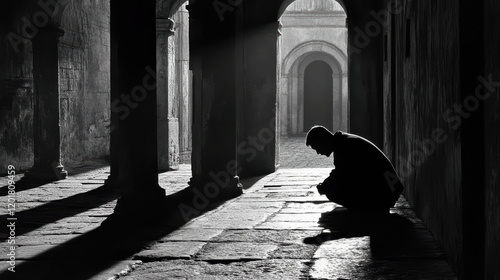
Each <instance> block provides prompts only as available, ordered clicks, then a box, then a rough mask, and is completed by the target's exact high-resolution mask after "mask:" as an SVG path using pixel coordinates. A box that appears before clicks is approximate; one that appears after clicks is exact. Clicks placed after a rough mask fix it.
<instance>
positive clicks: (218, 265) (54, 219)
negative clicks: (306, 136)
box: [0, 138, 455, 280]
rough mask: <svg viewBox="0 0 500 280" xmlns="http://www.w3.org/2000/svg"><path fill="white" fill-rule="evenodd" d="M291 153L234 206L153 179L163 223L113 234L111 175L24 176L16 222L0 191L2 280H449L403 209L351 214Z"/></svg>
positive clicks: (97, 170) (127, 226)
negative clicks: (11, 226) (161, 193)
mask: <svg viewBox="0 0 500 280" xmlns="http://www.w3.org/2000/svg"><path fill="white" fill-rule="evenodd" d="M287 141H289V142H288V143H283V145H282V146H283V147H296V148H294V149H292V150H288V151H287V150H284V149H282V150H281V160H282V168H281V169H280V170H279V171H277V172H275V173H273V174H270V175H268V176H264V177H259V178H250V179H246V180H243V181H242V183H243V186H244V193H243V194H242V195H241V196H239V197H236V198H233V199H229V200H224V201H220V200H209V199H207V198H204V197H202V198H200V196H199V195H198V194H200V193H199V192H198V194H197V193H195V192H193V191H192V190H191V189H186V187H187V183H186V182H187V181H188V180H189V177H190V170H189V166H187V165H181V168H180V170H179V171H173V172H167V173H162V174H160V176H159V178H160V185H161V186H162V187H164V188H165V190H166V193H167V197H166V199H165V204H166V205H168V207H169V208H168V211H166V213H168V215H165V216H164V218H162V219H148V211H147V210H148V209H144V211H143V212H142V211H141V212H140V213H137V215H133V216H131V217H130V220H129V221H127V223H122V224H119V225H116V224H113V223H108V222H104V221H106V220H107V219H108V221H109V218H108V217H109V215H111V214H112V212H113V209H114V207H115V205H116V200H117V198H118V194H117V192H116V191H113V190H108V189H106V188H103V187H102V184H103V183H104V179H106V178H107V176H108V175H109V167H108V166H107V165H106V163H104V162H97V161H95V162H91V163H89V164H86V165H82V166H80V167H78V168H73V169H71V170H69V171H70V176H69V178H68V179H66V180H63V181H59V182H53V183H43V182H38V183H33V182H30V183H27V182H24V180H20V181H19V179H21V178H22V174H20V175H18V176H16V180H17V183H16V199H17V204H16V209H15V215H14V216H8V215H7V212H6V209H7V207H8V206H7V204H8V196H7V187H0V201H1V203H2V204H3V205H4V206H2V209H3V211H2V212H1V213H2V214H3V215H2V216H1V217H0V219H3V220H4V221H5V223H6V224H8V223H10V222H11V221H10V220H9V221H8V220H7V219H8V218H12V217H14V218H16V220H15V221H14V222H15V225H16V227H15V230H14V233H10V234H14V235H15V242H16V245H17V247H16V248H15V250H14V252H15V257H16V263H15V268H14V269H15V271H16V272H15V273H13V272H10V271H8V268H9V267H10V264H9V262H8V259H9V254H11V248H10V246H11V245H12V244H9V243H8V241H9V239H8V237H9V232H7V231H6V230H5V226H4V227H3V229H2V230H1V231H0V242H1V243H0V261H1V262H0V279H51V280H53V279H72V280H73V279H127V280H132V279H137V280H142V279H455V276H454V274H453V273H452V272H451V270H450V268H449V266H448V264H447V263H446V261H445V257H444V254H443V253H442V252H441V251H440V249H439V248H438V246H437V245H436V242H435V241H434V238H433V236H432V234H431V233H430V232H429V231H427V230H426V228H425V226H424V224H423V223H422V221H421V220H419V219H418V218H417V217H416V216H415V214H414V212H413V209H412V207H411V206H410V205H409V204H408V203H407V202H406V201H405V200H404V198H403V197H401V199H400V200H399V201H398V203H397V205H396V207H395V208H393V209H392V210H391V213H392V214H391V215H387V216H377V215H374V214H369V213H364V214H361V213H353V212H350V211H346V210H345V209H343V208H342V207H339V206H338V205H335V204H334V203H331V202H329V201H328V200H326V199H325V197H323V196H319V195H318V194H317V192H316V190H315V187H314V186H315V185H316V184H317V183H319V182H320V181H322V178H324V177H325V176H327V175H328V173H329V172H330V169H329V168H303V167H305V166H303V165H302V164H303V162H306V161H307V162H309V164H310V165H309V167H311V165H313V164H314V165H319V166H323V167H327V166H328V165H325V164H327V163H326V162H315V161H314V158H315V157H317V156H316V155H315V153H314V151H312V150H310V149H309V148H307V149H305V148H304V147H302V148H300V146H301V144H303V142H301V140H300V139H299V138H297V139H295V138H294V139H290V140H287ZM302 141H303V140H302ZM294 145H297V146H294ZM304 146H305V145H304ZM300 149H302V150H300ZM327 160H328V163H329V164H331V162H332V159H331V158H329V159H327ZM285 167H286V168H285ZM0 185H1V186H6V185H7V178H2V179H1V181H0ZM205 195H207V194H205ZM205 202H207V203H205ZM11 240H12V239H11Z"/></svg>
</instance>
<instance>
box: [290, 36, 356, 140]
mask: <svg viewBox="0 0 500 280" xmlns="http://www.w3.org/2000/svg"><path fill="white" fill-rule="evenodd" d="M314 61H321V62H323V63H325V64H327V66H328V67H329V69H330V70H329V71H330V73H331V74H330V77H331V79H332V89H331V91H330V95H329V97H328V98H331V99H329V100H331V101H326V102H325V103H328V104H329V106H330V108H331V111H330V113H329V114H330V116H331V122H332V125H331V126H332V129H334V130H339V129H340V130H343V131H348V130H349V118H348V116H349V106H348V86H347V57H346V56H345V55H344V53H343V52H342V51H341V50H339V49H338V48H336V47H335V46H332V45H330V44H327V43H326V42H309V43H306V44H304V45H301V46H299V47H297V48H296V49H295V50H293V51H292V52H291V53H290V54H289V55H288V56H287V57H286V58H285V60H284V62H283V66H282V70H283V72H282V73H283V74H282V78H281V81H280V94H281V96H280V114H281V128H282V129H281V134H282V135H297V134H301V133H303V132H307V131H308V129H309V128H310V127H311V126H310V124H307V126H308V127H306V124H305V122H304V114H305V107H304V106H305V104H304V102H305V99H304V97H305V95H304V94H305V83H304V82H305V76H304V74H305V71H306V68H307V67H308V66H309V65H310V64H311V63H313V62H314Z"/></svg>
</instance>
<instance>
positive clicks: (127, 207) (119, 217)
mask: <svg viewBox="0 0 500 280" xmlns="http://www.w3.org/2000/svg"><path fill="white" fill-rule="evenodd" d="M114 187H116V186H114ZM165 198H166V197H165V191H164V190H163V189H162V188H161V187H160V186H159V185H158V187H157V189H154V190H153V191H150V192H149V193H147V194H144V193H137V194H132V193H128V194H123V195H122V196H121V197H120V198H119V199H118V201H117V202H116V206H115V209H114V211H113V214H111V216H109V217H108V218H107V219H106V220H105V221H104V222H103V223H102V224H103V225H104V226H112V227H117V226H118V227H128V226H130V225H131V223H132V222H133V221H136V222H137V221H141V222H145V223H153V222H154V221H161V220H162V219H164V218H165V217H167V216H168V214H169V213H168V208H167V206H168V205H167V204H166V203H165V202H166V199H165Z"/></svg>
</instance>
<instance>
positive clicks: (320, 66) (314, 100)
mask: <svg viewBox="0 0 500 280" xmlns="http://www.w3.org/2000/svg"><path fill="white" fill-rule="evenodd" d="M333 94H338V93H334V92H333V77H332V69H331V68H330V66H329V65H328V64H327V63H326V62H324V61H320V60H318V61H314V62H312V63H311V64H309V65H308V66H307V67H306V70H305V73H304V132H307V131H309V129H310V128H311V127H312V126H314V125H322V126H324V127H326V128H328V129H329V130H330V131H336V130H338V127H333Z"/></svg>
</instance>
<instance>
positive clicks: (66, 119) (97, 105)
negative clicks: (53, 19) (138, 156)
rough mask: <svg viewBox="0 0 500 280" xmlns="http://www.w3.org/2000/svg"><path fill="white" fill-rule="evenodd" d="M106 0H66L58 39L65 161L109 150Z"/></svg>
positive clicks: (106, 152)
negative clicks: (61, 32)
mask: <svg viewBox="0 0 500 280" xmlns="http://www.w3.org/2000/svg"><path fill="white" fill-rule="evenodd" d="M109 13H110V9H109V0H99V1H72V2H71V4H70V5H69V6H68V7H67V8H66V11H65V14H64V17H63V20H62V23H61V25H62V28H63V29H64V31H65V35H64V36H63V37H62V38H61V43H60V48H59V57H60V64H59V65H60V93H61V154H62V162H63V164H66V165H72V164H77V163H78V162H81V161H84V160H86V159H92V158H100V157H103V156H105V155H108V154H109V124H110V109H109V108H110V98H109V96H110V59H109V57H110V33H109Z"/></svg>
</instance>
